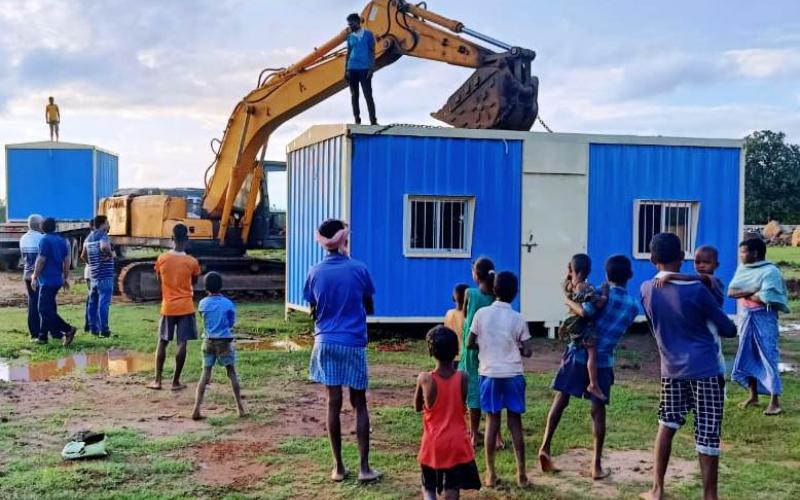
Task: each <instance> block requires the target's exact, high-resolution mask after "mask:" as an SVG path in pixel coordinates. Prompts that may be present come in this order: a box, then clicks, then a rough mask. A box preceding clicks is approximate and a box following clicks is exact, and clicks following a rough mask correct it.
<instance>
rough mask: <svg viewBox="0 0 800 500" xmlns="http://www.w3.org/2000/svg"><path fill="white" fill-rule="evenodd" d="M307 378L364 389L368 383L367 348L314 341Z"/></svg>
mask: <svg viewBox="0 0 800 500" xmlns="http://www.w3.org/2000/svg"><path fill="white" fill-rule="evenodd" d="M308 378H309V379H311V380H313V381H314V382H317V383H319V384H324V385H346V386H347V387H350V388H351V389H356V390H359V391H364V390H366V389H367V385H368V378H369V374H368V370H367V348H366V347H353V346H346V345H340V344H329V343H315V344H314V349H312V351H311V360H310V361H309V363H308Z"/></svg>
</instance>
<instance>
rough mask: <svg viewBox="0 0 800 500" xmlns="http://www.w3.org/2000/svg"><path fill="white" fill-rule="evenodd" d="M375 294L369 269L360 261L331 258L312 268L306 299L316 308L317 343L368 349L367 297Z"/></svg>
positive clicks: (307, 281)
mask: <svg viewBox="0 0 800 500" xmlns="http://www.w3.org/2000/svg"><path fill="white" fill-rule="evenodd" d="M374 293H375V289H374V287H373V285H372V279H371V278H370V276H369V272H368V271H367V268H366V266H365V265H364V264H363V263H361V262H359V261H357V260H354V259H350V258H348V257H346V256H343V255H339V254H330V255H327V256H326V257H325V259H324V260H323V261H322V262H320V263H319V264H317V265H315V266H314V267H312V268H311V270H310V271H309V273H308V279H307V280H306V285H305V289H304V291H303V295H304V298H305V299H306V301H308V302H309V303H312V304H314V305H315V306H316V331H317V337H318V339H317V340H318V341H320V342H333V343H341V344H346V345H359V346H364V345H366V343H367V331H366V327H367V313H366V309H365V308H364V296H365V295H370V296H371V295H373V294H374Z"/></svg>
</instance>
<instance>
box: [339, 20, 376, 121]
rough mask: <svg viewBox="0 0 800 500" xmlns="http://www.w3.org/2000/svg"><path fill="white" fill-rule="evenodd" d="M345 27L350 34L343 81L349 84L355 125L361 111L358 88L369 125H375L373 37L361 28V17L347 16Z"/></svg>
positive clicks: (359, 119)
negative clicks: (362, 98) (362, 95)
mask: <svg viewBox="0 0 800 500" xmlns="http://www.w3.org/2000/svg"><path fill="white" fill-rule="evenodd" d="M347 26H348V27H349V28H350V34H348V35H347V63H346V66H345V71H344V79H345V81H347V83H348V84H350V99H351V101H352V104H353V117H355V120H356V125H360V124H361V109H360V108H359V105H358V86H359V84H360V85H361V88H362V89H364V99H366V101H367V110H368V111H369V123H370V124H371V125H377V124H378V119H377V118H376V117H375V101H373V100H372V72H373V70H374V69H375V36H374V35H373V34H372V32H371V31H370V30H368V29H366V28H362V27H361V16H359V15H358V14H350V15H349V16H347Z"/></svg>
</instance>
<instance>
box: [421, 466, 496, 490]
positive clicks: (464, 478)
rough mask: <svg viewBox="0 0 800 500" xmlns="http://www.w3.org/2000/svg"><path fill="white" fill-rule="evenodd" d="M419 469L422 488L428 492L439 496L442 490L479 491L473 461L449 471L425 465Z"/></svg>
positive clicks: (479, 484)
mask: <svg viewBox="0 0 800 500" xmlns="http://www.w3.org/2000/svg"><path fill="white" fill-rule="evenodd" d="M421 468H422V474H421V477H422V487H423V488H424V489H426V490H428V491H431V490H436V493H437V494H439V495H441V494H442V491H444V490H479V489H481V477H480V474H479V473H478V466H477V465H475V460H472V461H470V462H467V463H465V464H461V465H456V466H455V467H451V468H449V469H433V468H431V467H428V466H427V465H422V466H421Z"/></svg>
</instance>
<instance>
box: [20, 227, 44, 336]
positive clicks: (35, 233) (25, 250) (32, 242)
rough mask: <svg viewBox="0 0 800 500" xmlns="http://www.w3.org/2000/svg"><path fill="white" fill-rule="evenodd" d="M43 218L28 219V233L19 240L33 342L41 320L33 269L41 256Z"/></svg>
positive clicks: (29, 328) (29, 326)
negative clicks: (32, 277) (32, 284)
mask: <svg viewBox="0 0 800 500" xmlns="http://www.w3.org/2000/svg"><path fill="white" fill-rule="evenodd" d="M43 236H44V234H42V216H41V215H39V214H32V215H31V216H30V217H28V232H27V233H25V234H24V235H22V238H20V240H19V251H20V253H21V254H22V260H23V264H24V266H25V267H24V270H23V271H22V279H23V280H24V281H25V290H26V291H27V292H28V332H29V333H30V334H31V342H35V341H36V340H37V339H38V338H39V330H40V327H41V320H40V318H39V289H38V288H37V287H34V286H31V276H32V275H33V268H34V267H35V266H36V257H38V256H39V242H40V241H41V240H42V237H43Z"/></svg>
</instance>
